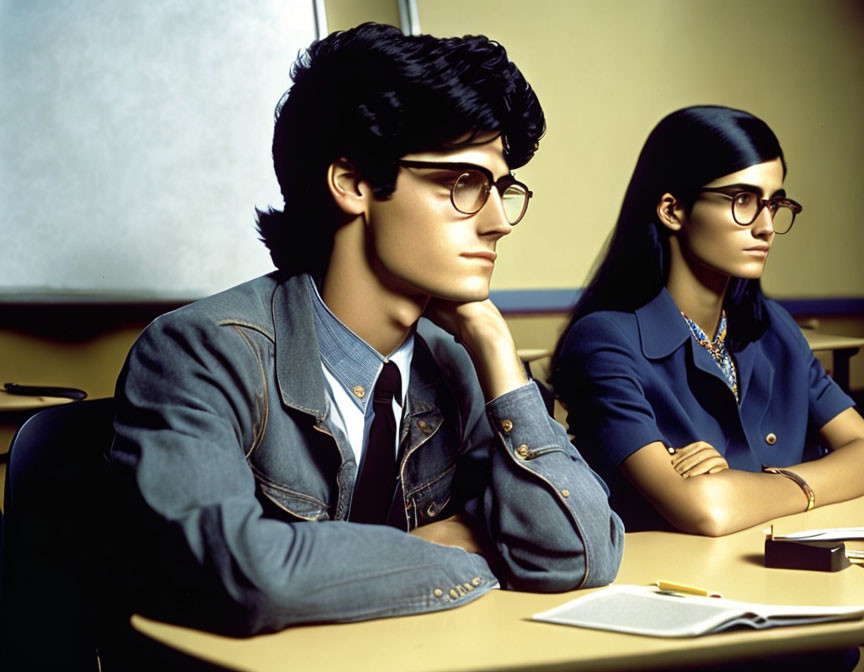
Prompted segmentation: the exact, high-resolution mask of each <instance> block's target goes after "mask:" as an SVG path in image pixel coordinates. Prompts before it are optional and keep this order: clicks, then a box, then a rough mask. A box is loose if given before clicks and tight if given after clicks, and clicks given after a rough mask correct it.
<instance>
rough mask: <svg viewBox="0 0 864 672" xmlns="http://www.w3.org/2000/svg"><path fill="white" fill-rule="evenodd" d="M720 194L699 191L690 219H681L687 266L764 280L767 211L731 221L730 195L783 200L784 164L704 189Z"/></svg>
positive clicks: (769, 230)
mask: <svg viewBox="0 0 864 672" xmlns="http://www.w3.org/2000/svg"><path fill="white" fill-rule="evenodd" d="M705 187H709V188H711V189H722V190H723V193H717V192H714V191H711V192H700V193H699V194H698V195H697V196H696V200H695V202H694V203H693V206H692V209H691V210H690V212H689V214H687V213H685V214H683V215H682V216H681V228H680V230H679V231H677V233H676V237H677V238H678V240H679V242H680V244H681V251H682V253H683V255H684V257H685V258H686V259H687V260H688V261H689V263H691V264H693V263H695V264H698V265H701V266H703V267H707V268H708V269H713V270H714V271H719V272H720V273H722V274H724V275H728V276H731V277H735V278H745V279H757V278H759V277H761V276H762V271H763V270H764V268H765V260H766V259H767V258H768V252H769V251H770V250H771V244H772V242H773V241H774V226H773V222H772V215H771V212H770V210H769V208H767V207H764V208H762V210H761V211H760V212H759V215H758V216H757V217H756V219H755V220H754V221H753V222H752V223H751V224H748V225H745V226H742V225H741V224H738V223H737V222H736V221H735V219H734V218H733V216H732V198H731V196H732V195H733V194H735V193H738V192H750V193H751V194H754V195H755V196H756V197H758V198H760V199H769V198H772V197H774V196H777V197H783V196H785V191H784V190H783V164H782V162H781V161H780V159H779V158H777V159H774V160H772V161H766V162H765V163H759V164H756V165H754V166H750V167H748V168H745V169H743V170H739V171H737V172H734V173H730V174H729V175H724V176H723V177H720V178H717V179H716V180H714V181H713V182H709V183H708V184H706V185H705Z"/></svg>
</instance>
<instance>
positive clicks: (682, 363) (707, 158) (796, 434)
mask: <svg viewBox="0 0 864 672" xmlns="http://www.w3.org/2000/svg"><path fill="white" fill-rule="evenodd" d="M785 175H786V163H785V160H784V157H783V151H782V150H781V148H780V144H779V142H778V140H777V138H776V136H775V135H774V133H773V132H772V131H771V129H770V128H768V126H767V125H766V124H765V123H764V122H763V121H762V120H760V119H758V118H756V117H754V116H753V115H751V114H748V113H746V112H742V111H740V110H733V109H729V108H726V107H715V106H703V107H689V108H685V109H683V110H679V111H677V112H674V113H672V114H670V115H669V116H667V117H666V118H665V119H663V120H662V121H661V122H660V123H659V124H658V125H657V127H656V128H655V129H654V131H653V132H652V133H651V135H650V136H649V137H648V140H647V141H646V143H645V147H644V148H643V149H642V153H641V155H640V157H639V160H638V163H637V165H636V170H635V172H634V174H633V178H632V179H631V181H630V185H629V187H628V189H627V193H626V195H625V197H624V203H623V206H622V208H621V214H620V216H619V218H618V223H617V226H616V228H615V231H614V234H613V236H612V238H611V241H610V243H609V246H608V250H607V252H606V256H605V258H604V260H603V261H602V263H601V264H600V266H599V267H598V269H597V271H596V273H595V274H594V276H593V278H592V280H591V281H590V283H589V285H588V287H587V288H586V290H585V292H584V293H583V295H582V297H581V299H580V301H579V302H578V304H577V305H576V308H575V310H574V314H573V318H572V320H571V322H570V325H569V326H568V328H567V329H566V331H565V332H564V334H563V336H562V337H561V340H560V341H559V343H558V346H557V349H556V353H555V357H554V359H553V366H552V384H553V386H554V388H555V390H556V393H557V395H558V396H559V398H560V399H561V401H562V402H563V404H564V405H565V406H566V408H567V409H568V411H569V417H568V422H569V425H570V432H571V434H573V435H574V437H575V443H576V445H577V446H579V448H580V450H581V451H582V452H583V454H584V455H585V457H586V458H587V459H589V462H591V463H592V465H593V466H594V468H595V470H597V471H599V472H600V473H601V475H602V476H603V477H604V478H605V479H606V481H607V483H608V484H609V486H610V489H611V490H612V503H613V506H614V507H615V509H616V510H617V511H618V512H619V514H621V516H622V517H623V519H624V521H625V524H626V525H627V527H628V529H631V530H633V529H651V528H653V529H657V528H669V527H670V525H671V526H672V527H674V528H677V529H680V530H683V531H685V532H692V533H697V534H706V535H711V536H716V535H722V534H728V533H730V532H734V531H737V530H740V529H743V528H746V527H750V526H752V525H756V524H758V523H762V522H764V521H767V520H770V519H772V518H775V517H777V516H782V515H786V514H791V513H796V512H800V511H805V510H809V509H810V508H812V507H813V506H821V505H823V504H829V503H831V502H837V501H841V500H845V499H850V498H852V497H856V496H858V495H862V494H864V420H862V418H861V416H860V415H859V414H858V413H857V412H856V411H855V410H854V409H853V408H852V406H853V402H852V400H851V399H850V398H849V397H847V396H846V395H845V394H844V393H843V392H842V391H841V390H840V388H839V387H838V386H837V385H836V384H835V383H834V382H833V381H832V380H831V379H830V378H829V377H828V376H827V375H826V374H825V372H824V371H823V369H822V368H821V366H820V365H819V363H818V362H817V361H816V360H815V359H814V357H813V355H812V354H811V352H810V349H809V348H808V346H807V342H806V340H805V339H804V337H803V336H802V334H801V331H800V329H799V328H798V327H797V325H796V324H795V322H794V321H793V320H792V318H791V317H790V316H789V314H788V313H787V312H786V311H784V310H783V308H781V307H780V306H779V305H778V304H777V303H775V302H773V301H769V300H767V299H766V298H765V297H764V296H763V294H762V292H761V290H760V286H759V278H760V277H761V275H762V271H763V269H764V266H765V261H766V259H767V257H768V253H769V250H770V248H771V245H772V243H773V242H774V239H775V236H776V235H778V234H783V233H786V232H788V231H789V229H790V228H791V226H792V223H793V222H794V220H795V216H796V215H797V214H798V213H800V212H801V209H802V208H801V206H800V205H799V204H798V203H796V202H795V201H793V200H791V199H789V198H787V197H786V192H785V190H784V189H783V180H784V177H785ZM802 272H807V271H806V270H805V271H802ZM645 500H647V501H648V502H649V503H650V506H649V505H646V502H645Z"/></svg>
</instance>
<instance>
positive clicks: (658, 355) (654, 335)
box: [636, 287, 690, 359]
mask: <svg viewBox="0 0 864 672" xmlns="http://www.w3.org/2000/svg"><path fill="white" fill-rule="evenodd" d="M636 323H637V324H638V325H639V339H640V341H641V343H642V354H643V355H645V357H647V358H648V359H662V358H663V357H668V356H669V355H671V354H672V353H673V352H675V350H677V349H678V348H679V347H681V345H682V344H684V343H686V342H687V341H688V340H689V339H690V329H689V328H688V327H687V323H686V322H685V321H684V318H683V317H681V311H680V310H679V309H678V306H677V304H676V303H675V301H674V300H673V299H672V295H671V294H670V293H669V292H668V290H667V289H666V288H665V287H664V288H663V289H661V290H660V293H659V294H658V295H657V296H655V297H654V298H653V299H651V300H650V301H649V302H648V303H646V304H645V305H644V306H642V307H641V308H637V309H636Z"/></svg>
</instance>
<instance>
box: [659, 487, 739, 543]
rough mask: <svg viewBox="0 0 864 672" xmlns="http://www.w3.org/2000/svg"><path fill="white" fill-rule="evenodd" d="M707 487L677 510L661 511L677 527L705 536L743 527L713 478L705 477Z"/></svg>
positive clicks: (724, 533) (720, 535)
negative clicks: (733, 514) (737, 521)
mask: <svg viewBox="0 0 864 672" xmlns="http://www.w3.org/2000/svg"><path fill="white" fill-rule="evenodd" d="M704 485H705V486H706V487H704V488H701V489H700V493H699V496H698V497H696V498H695V499H694V500H693V501H691V502H688V503H687V504H686V505H682V506H678V507H676V508H675V510H668V511H661V513H663V515H664V516H665V517H666V519H667V520H668V521H669V522H670V523H672V525H674V526H675V527H676V528H677V529H679V530H681V531H682V532H687V533H688V534H698V535H701V536H703V537H722V536H725V535H727V534H731V533H733V532H737V531H738V530H739V529H741V526H740V525H736V524H735V521H734V520H733V518H732V516H731V514H730V510H729V509H730V507H729V505H728V504H727V503H726V502H725V499H724V498H723V497H722V493H720V492H718V490H717V488H715V487H712V486H714V485H716V484H715V483H712V482H711V479H705V482H704Z"/></svg>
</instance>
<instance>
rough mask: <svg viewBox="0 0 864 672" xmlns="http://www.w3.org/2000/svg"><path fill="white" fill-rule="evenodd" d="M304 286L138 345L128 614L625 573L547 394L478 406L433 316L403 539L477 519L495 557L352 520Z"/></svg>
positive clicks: (591, 481)
mask: <svg viewBox="0 0 864 672" xmlns="http://www.w3.org/2000/svg"><path fill="white" fill-rule="evenodd" d="M304 281H305V280H304V278H303V277H302V276H295V277H291V278H288V279H280V278H279V277H278V276H277V275H276V274H271V275H268V276H263V277H260V278H258V279H255V280H252V281H250V282H247V283H245V284H243V285H240V286H238V287H235V288H233V289H230V290H227V291H226V292H223V293H221V294H217V295H215V296H212V297H209V298H207V299H204V300H202V301H199V302H197V303H194V304H191V305H189V306H186V307H184V308H181V309H180V310H177V311H174V312H172V313H169V314H166V315H163V316H162V317H160V318H158V319H157V320H156V321H155V322H154V323H153V324H151V325H150V326H149V327H148V328H147V330H146V331H145V332H144V334H143V335H142V336H141V338H140V339H139V340H138V342H137V343H136V344H135V346H134V347H133V349H132V350H131V352H130V354H129V357H128V360H127V362H126V365H125V366H124V369H123V372H122V373H121V376H120V379H119V381H118V387H117V403H118V410H117V418H116V422H115V430H116V439H115V442H114V445H113V447H112V449H111V454H110V459H111V463H112V466H113V468H114V471H115V473H116V475H117V479H118V483H119V484H120V485H121V486H122V487H123V491H124V492H125V493H126V494H127V497H128V507H127V508H126V509H124V515H123V516H122V517H121V518H120V521H121V522H120V523H119V524H118V534H121V535H122V534H123V533H124V532H125V538H126V540H127V542H128V544H129V546H127V547H126V549H127V550H126V555H125V558H124V562H125V563H126V564H127V565H128V566H129V567H128V568H127V571H129V572H132V573H134V575H135V576H137V577H138V585H137V595H136V597H135V599H137V600H138V603H137V604H135V605H134V608H136V609H138V610H139V611H144V612H145V613H147V612H148V611H150V612H151V613H153V612H154V611H155V615H156V616H159V617H163V618H172V619H176V620H180V621H181V622H186V623H190V624H192V625H197V626H199V627H207V628H210V629H214V630H219V631H227V632H230V633H234V634H249V633H255V632H261V631H266V630H276V629H280V628H283V627H285V626H287V625H290V624H294V623H309V622H322V621H354V620H362V619H368V618H377V617H384V616H395V615H401V614H411V613H418V612H426V611H434V610H439V609H445V608H448V607H453V606H458V605H461V604H463V603H465V602H468V601H470V600H472V599H474V598H476V597H477V596H479V595H481V594H483V593H484V592H486V591H488V590H489V589H492V588H495V587H497V586H498V585H499V583H498V582H499V581H500V582H502V583H503V584H504V585H505V586H506V587H511V588H515V589H519V590H529V591H564V590H570V589H574V588H579V587H583V586H597V585H602V584H605V583H608V582H610V581H611V580H612V579H613V578H614V577H615V574H616V572H617V568H618V564H619V562H620V556H621V552H622V546H623V529H622V525H621V522H620V519H619V518H618V517H617V516H616V515H615V513H613V512H612V511H611V510H610V508H609V505H608V491H607V489H606V487H605V485H604V484H603V482H602V481H601V480H600V479H599V477H597V476H596V475H595V474H594V473H593V472H592V471H591V470H590V469H589V467H588V466H587V464H586V463H585V462H584V460H583V459H582V457H581V456H580V455H579V454H578V452H577V451H576V450H575V449H574V448H573V447H572V446H571V444H570V442H569V441H568V438H567V435H566V433H565V431H564V429H563V428H562V427H561V426H560V425H559V424H558V423H556V422H554V421H553V420H552V419H551V418H549V416H548V414H547V413H546V411H545V407H544V405H543V401H542V399H541V397H540V395H539V392H538V390H537V389H536V387H535V386H534V385H525V386H523V387H521V388H519V389H517V390H514V391H511V392H509V393H507V394H504V395H502V396H501V397H499V398H497V399H495V400H493V401H492V402H490V403H488V404H485V403H484V400H483V395H482V391H481V390H480V387H479V384H478V381H477V378H476V374H475V371H474V367H473V365H472V363H471V361H470V359H469V357H468V355H467V353H466V351H465V350H464V348H463V347H462V346H460V345H458V344H457V343H456V342H455V341H454V339H453V337H452V336H450V335H449V334H447V333H446V332H444V331H443V330H441V329H440V328H438V327H437V326H435V325H434V324H432V323H431V322H428V321H427V320H425V319H421V321H420V323H419V324H418V328H417V337H416V342H415V353H414V359H413V362H412V369H411V378H410V386H409V390H408V395H407V398H406V403H405V408H404V413H403V419H402V424H401V437H400V456H401V461H400V464H399V480H400V486H401V488H400V491H401V494H402V499H403V502H402V504H403V505H404V512H405V528H406V529H408V530H410V529H413V528H415V527H417V526H421V525H425V524H428V523H431V522H434V521H437V520H440V519H443V518H445V517H447V516H449V515H451V514H453V513H456V512H459V511H463V510H467V511H469V512H471V513H473V514H474V515H475V516H476V517H478V518H479V519H480V521H481V522H482V524H483V526H484V527H485V531H486V533H487V534H488V536H489V538H490V539H491V540H492V542H493V544H494V547H495V551H496V552H495V553H493V555H494V556H496V560H497V561H498V562H493V563H492V564H493V565H494V571H493V569H492V568H490V566H489V564H488V563H487V561H486V560H485V559H484V558H483V557H482V556H480V555H477V554H473V553H468V552H466V551H464V550H462V549H460V548H455V547H449V546H442V545H437V544H433V543H430V542H427V541H425V540H422V539H420V538H417V537H414V536H412V535H410V534H406V533H405V532H404V531H401V530H398V529H395V528H394V527H389V526H379V525H363V524H358V523H350V522H346V518H347V515H348V507H349V503H350V501H351V494H352V488H353V482H354V476H355V472H356V469H357V464H356V461H355V458H354V455H353V452H352V450H351V449H350V447H349V445H348V442H347V440H346V439H345V437H344V435H343V434H342V432H341V431H340V430H339V429H338V428H337V427H335V426H334V424H333V423H332V422H331V416H330V413H331V408H330V407H329V402H328V401H327V397H326V394H325V386H324V377H323V373H322V370H321V360H320V354H319V350H318V339H317V335H316V331H315V326H314V321H313V315H312V306H311V303H310V297H309V295H308V293H307V291H306V289H305V288H304V286H303V283H304ZM132 521H134V522H135V523H136V524H134V525H133V524H132ZM133 590H134V589H133Z"/></svg>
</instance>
